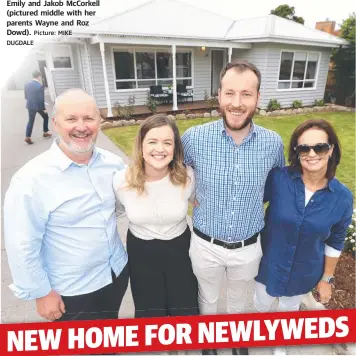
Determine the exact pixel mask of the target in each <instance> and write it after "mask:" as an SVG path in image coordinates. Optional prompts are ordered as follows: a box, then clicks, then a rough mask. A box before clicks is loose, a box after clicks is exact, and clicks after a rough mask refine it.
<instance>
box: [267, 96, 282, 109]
mask: <svg viewBox="0 0 356 356" xmlns="http://www.w3.org/2000/svg"><path fill="white" fill-rule="evenodd" d="M280 108H281V104H280V103H279V102H278V100H277V99H271V100H270V101H269V103H268V110H270V111H273V110H279V109H280Z"/></svg>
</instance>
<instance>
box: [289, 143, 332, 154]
mask: <svg viewBox="0 0 356 356" xmlns="http://www.w3.org/2000/svg"><path fill="white" fill-rule="evenodd" d="M330 148H331V145H330V144H328V143H326V142H324V143H317V144H316V145H314V146H309V145H298V146H295V147H294V151H295V152H296V153H297V155H298V156H306V155H307V154H309V152H310V150H313V151H314V152H315V153H316V154H317V155H325V154H326V153H327V152H328V151H329V150H330Z"/></svg>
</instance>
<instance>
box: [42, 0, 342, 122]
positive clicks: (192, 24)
mask: <svg viewBox="0 0 356 356" xmlns="http://www.w3.org/2000/svg"><path fill="white" fill-rule="evenodd" d="M345 44H346V42H345V41H344V40H343V39H341V38H339V37H336V36H333V35H330V34H327V33H325V32H322V31H318V30H316V29H309V28H307V27H305V26H303V25H301V24H297V23H294V22H292V21H289V20H286V19H283V18H279V17H277V16H274V15H268V16H265V17H260V18H254V19H246V20H233V19H227V18H225V17H222V16H219V15H216V14H213V13H210V12H208V11H205V10H202V9H199V8H196V7H194V6H191V5H187V4H185V3H184V4H183V3H180V2H179V1H176V0H165V1H164V0H155V1H150V2H148V3H146V4H144V5H141V6H139V7H137V8H135V9H132V10H130V11H126V12H124V13H121V14H117V15H114V16H112V17H110V18H107V19H105V20H103V21H100V22H98V23H96V24H94V25H92V26H90V27H89V28H87V29H86V30H85V31H83V30H81V31H75V33H74V35H73V36H71V37H61V38H56V39H53V40H51V41H47V42H46V43H42V44H41V45H40V51H41V53H44V55H45V60H46V68H45V70H46V77H47V82H48V87H49V89H50V93H51V96H52V99H54V98H55V97H56V96H58V95H59V94H61V93H62V92H64V91H65V90H67V89H70V88H74V87H80V88H83V89H84V90H86V91H87V92H88V93H90V94H91V95H93V96H94V97H95V99H96V101H97V103H98V106H99V108H107V112H108V116H111V115H112V111H111V108H112V107H114V106H115V105H116V103H117V102H118V103H120V105H125V104H127V101H128V99H129V97H130V96H134V97H135V105H145V104H146V101H147V96H148V95H149V90H150V89H149V88H150V86H151V85H162V87H163V89H167V88H168V87H169V86H172V87H173V103H172V110H177V109H178V103H177V93H176V86H177V84H185V85H186V86H187V88H189V89H192V90H193V92H194V100H204V98H205V97H206V95H208V96H210V95H214V94H216V93H217V91H218V88H219V75H220V71H221V69H222V68H223V66H224V65H225V64H226V63H227V62H228V61H232V60H234V59H246V60H248V61H250V62H252V63H253V64H255V65H256V66H257V67H258V68H259V70H260V71H261V74H262V82H261V100H260V105H259V107H260V108H266V107H267V105H268V102H269V100H270V99H277V100H278V101H279V102H280V104H281V106H282V107H291V105H292V102H293V101H294V100H302V101H303V105H305V106H306V105H312V104H313V103H314V100H315V99H322V98H323V97H324V91H325V85H326V80H327V74H328V65H329V60H330V56H331V50H332V48H335V47H339V46H342V45H345Z"/></svg>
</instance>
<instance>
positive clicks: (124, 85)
mask: <svg viewBox="0 0 356 356" xmlns="http://www.w3.org/2000/svg"><path fill="white" fill-rule="evenodd" d="M116 89H136V82H116Z"/></svg>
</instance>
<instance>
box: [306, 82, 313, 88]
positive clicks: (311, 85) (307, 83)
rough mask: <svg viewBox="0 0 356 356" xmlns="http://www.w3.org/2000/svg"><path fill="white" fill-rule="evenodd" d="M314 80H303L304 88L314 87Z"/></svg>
mask: <svg viewBox="0 0 356 356" xmlns="http://www.w3.org/2000/svg"><path fill="white" fill-rule="evenodd" d="M314 85H315V82H305V83H304V88H314Z"/></svg>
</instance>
